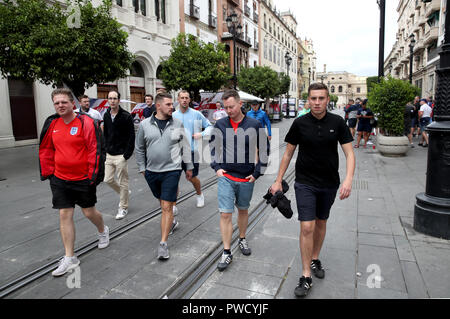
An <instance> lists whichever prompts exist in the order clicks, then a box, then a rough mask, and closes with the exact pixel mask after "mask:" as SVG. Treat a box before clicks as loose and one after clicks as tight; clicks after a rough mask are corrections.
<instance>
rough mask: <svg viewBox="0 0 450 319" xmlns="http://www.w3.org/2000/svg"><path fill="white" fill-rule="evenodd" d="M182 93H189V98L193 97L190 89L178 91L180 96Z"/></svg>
mask: <svg viewBox="0 0 450 319" xmlns="http://www.w3.org/2000/svg"><path fill="white" fill-rule="evenodd" d="M181 93H187V94H188V95H189V98H191V93H189V91H187V90H181V91H180V92H178V97H180V94H181Z"/></svg>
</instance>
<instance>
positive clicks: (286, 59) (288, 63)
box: [284, 51, 292, 119]
mask: <svg viewBox="0 0 450 319" xmlns="http://www.w3.org/2000/svg"><path fill="white" fill-rule="evenodd" d="M284 59H285V61H286V68H287V76H288V78H289V67H290V65H291V62H292V57H291V56H290V55H289V51H286V54H285V55H284ZM289 80H290V78H289ZM290 87H291V82H290V81H289V88H290ZM286 97H287V99H286V118H287V119H288V118H290V114H289V89H288V90H287V96H286Z"/></svg>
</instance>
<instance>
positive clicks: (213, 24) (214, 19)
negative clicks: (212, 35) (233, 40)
mask: <svg viewBox="0 0 450 319" xmlns="http://www.w3.org/2000/svg"><path fill="white" fill-rule="evenodd" d="M208 25H209V26H210V27H211V28H217V17H216V16H215V15H213V14H210V15H209V16H208Z"/></svg>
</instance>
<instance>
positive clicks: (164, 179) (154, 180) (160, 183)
mask: <svg viewBox="0 0 450 319" xmlns="http://www.w3.org/2000/svg"><path fill="white" fill-rule="evenodd" d="M180 176H181V170H176V171H170V172H161V173H156V172H150V171H145V179H146V181H147V184H148V186H150V189H151V191H152V193H153V196H155V197H156V198H157V199H160V200H165V201H167V202H173V203H174V202H176V201H177V192H178V182H179V181H180Z"/></svg>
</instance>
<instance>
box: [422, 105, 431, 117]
mask: <svg viewBox="0 0 450 319" xmlns="http://www.w3.org/2000/svg"><path fill="white" fill-rule="evenodd" d="M431 111H432V109H431V107H430V106H429V105H428V104H422V105H421V106H420V112H423V114H422V117H431Z"/></svg>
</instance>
